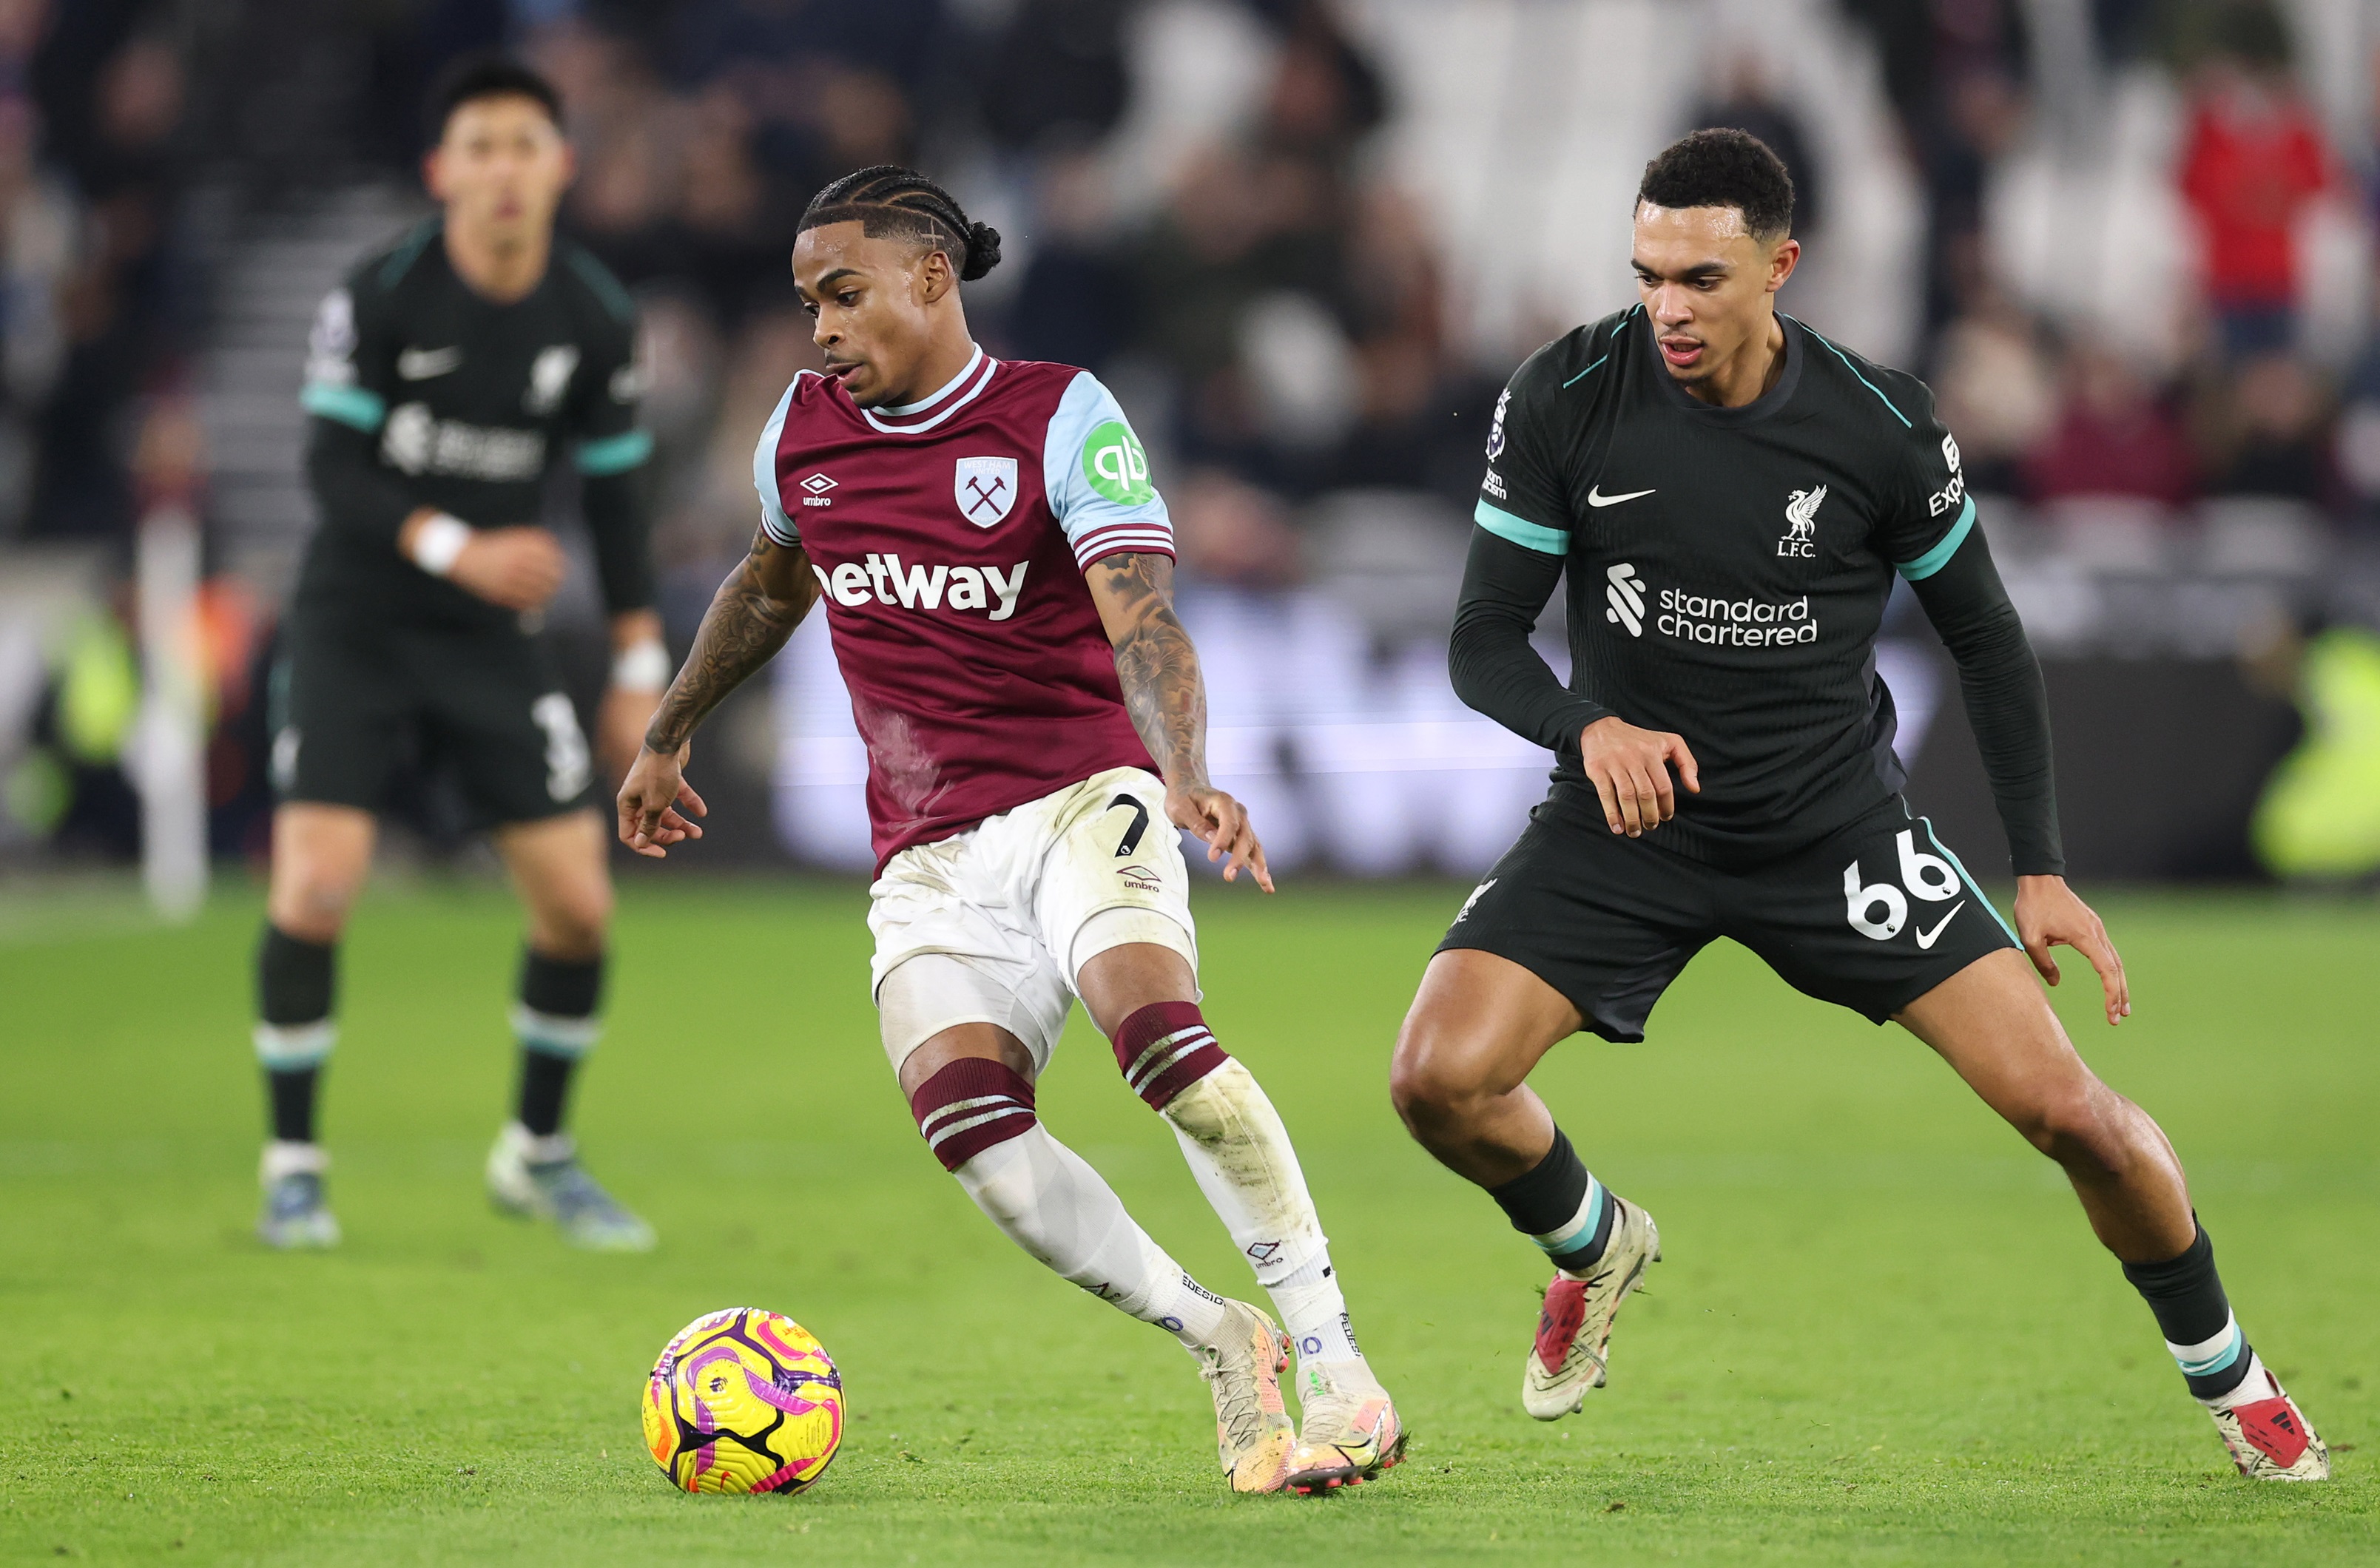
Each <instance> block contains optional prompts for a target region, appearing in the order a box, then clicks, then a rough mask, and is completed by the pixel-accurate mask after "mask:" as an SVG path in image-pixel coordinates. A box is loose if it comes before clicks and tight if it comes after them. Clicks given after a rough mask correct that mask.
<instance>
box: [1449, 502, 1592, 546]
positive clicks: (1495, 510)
mask: <svg viewBox="0 0 2380 1568" xmlns="http://www.w3.org/2000/svg"><path fill="white" fill-rule="evenodd" d="M1471 516H1472V520H1473V521H1474V522H1475V523H1477V524H1478V525H1480V526H1481V527H1482V528H1485V529H1487V530H1488V532H1489V533H1491V534H1493V535H1495V536H1496V537H1498V538H1500V539H1509V540H1510V541H1512V543H1513V544H1516V545H1518V546H1520V547H1521V548H1522V549H1533V550H1536V552H1537V553H1538V554H1539V555H1568V554H1569V553H1570V535H1569V533H1568V532H1566V531H1565V530H1563V529H1560V528H1548V527H1547V526H1545V525H1543V524H1541V523H1532V522H1530V521H1529V520H1528V519H1527V518H1525V517H1515V516H1513V515H1512V513H1509V512H1507V511H1505V510H1504V509H1503V508H1502V507H1500V506H1490V505H1488V503H1487V502H1486V501H1481V502H1480V503H1479V506H1478V509H1477V510H1476V511H1475V512H1473V513H1472V514H1471Z"/></svg>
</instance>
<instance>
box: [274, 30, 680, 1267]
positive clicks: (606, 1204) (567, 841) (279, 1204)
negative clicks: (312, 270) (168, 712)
mask: <svg viewBox="0 0 2380 1568" xmlns="http://www.w3.org/2000/svg"><path fill="white" fill-rule="evenodd" d="M560 117H561V103H560V101H559V100H558V99H557V98H556V97H555V95H554V91H553V88H552V87H551V86H549V85H547V83H546V82H545V81H544V80H543V79H542V78H540V77H538V76H537V75H536V74H535V73H534V72H532V71H530V70H528V68H526V67H525V66H520V65H517V64H516V63H514V62H512V61H510V60H506V59H504V58H503V57H501V56H472V57H467V58H465V59H462V60H458V61H456V62H455V65H454V66H451V67H450V68H449V69H448V71H447V72H446V73H445V74H444V75H443V78H441V80H440V82H439V83H438V85H437V87H436V89H435V90H433V92H432V93H431V115H430V120H431V124H430V130H431V135H432V137H433V138H434V139H435V145H434V146H433V147H432V148H431V151H430V153H429V156H428V157H427V158H426V159H425V160H424V161H423V173H424V175H426V177H427V180H428V183H429V186H430V188H431V194H432V195H434V196H436V197H437V198H438V199H439V201H440V203H441V204H442V206H443V208H444V211H443V213H442V214H441V215H440V216H438V217H434V218H431V219H430V220H429V221H428V222H426V223H421V224H420V225H419V226H418V227H416V228H415V229H414V230H413V232H412V233H411V234H409V235H406V236H405V238H404V239H403V240H402V241H400V242H399V243H398V244H396V245H395V246H394V247H389V248H386V249H384V250H382V251H381V252H379V253H378V254H376V255H373V256H370V257H368V258H366V259H364V260H363V261H362V262H361V263H360V264H358V266H357V267H356V269H355V270H354V271H352V272H351V273H349V274H348V276H347V279H346V282H345V283H342V284H341V285H340V286H339V287H338V288H336V289H334V290H333V291H332V292H331V294H330V295H329V296H328V297H326V298H325V299H324V300H323V301H322V309H321V311H320V313H319V314H318V315H317V316H316V317H315V320H314V330H313V336H312V341H311V343H310V345H309V352H308V357H307V365H306V390H305V392H304V395H303V398H302V402H303V404H304V406H305V408H306V411H307V412H308V413H309V414H310V415H312V416H313V419H312V430H311V433H310V443H309V447H308V452H307V460H306V468H307V475H308V477H309V478H310V480H311V481H312V485H313V489H314V498H315V501H316V502H317V503H318V507H319V510H320V511H321V513H322V525H321V527H319V528H317V529H316V530H315V533H314V537H313V538H312V540H311V541H310V544H309V545H308V547H307V550H306V563H305V567H304V569H303V571H302V572H301V573H300V574H299V577H298V581H297V593H296V595H295V596H294V598H293V601H292V603H291V605H290V609H289V614H288V617H287V619H286V621H285V625H284V639H283V645H282V657H281V661H280V663H279V665H278V666H277V668H276V669H274V671H273V693H272V705H271V706H272V713H273V718H272V723H273V754H272V762H273V787H274V789H275V790H277V791H278V793H279V796H280V804H279V806H278V808H277V809H276V810H275V812H274V813H273V886H272V892H271V895H270V898H269V902H268V906H267V918H266V924H265V930H264V939H263V942H262V943H261V946H260V948H259V950H258V954H257V993H258V995H257V1004H258V1008H257V1010H258V1014H259V1017H258V1020H257V1024H256V1053H257V1055H258V1057H259V1058H260V1060H261V1063H262V1065H263V1067H264V1073H265V1079H266V1083H267V1092H268V1095H269V1098H270V1103H271V1110H270V1115H271V1119H272V1127H273V1138H272V1140H271V1141H270V1142H269V1143H267V1144H266V1145H265V1149H264V1159H263V1171H262V1176H263V1182H264V1188H265V1192H264V1212H263V1213H262V1215H261V1218H260V1219H259V1220H258V1222H257V1229H258V1232H259V1234H260V1235H261V1236H263V1238H264V1240H265V1241H266V1242H267V1243H269V1244H270V1245H272V1246H275V1247H285V1248H297V1247H328V1246H330V1245H332V1244H334V1242H336V1241H337V1240H338V1238H339V1227H338V1224H337V1222H336V1221H335V1220H334V1219H333V1218H332V1215H331V1210H330V1206H329V1203H328V1202H327V1200H326V1199H325V1196H324V1189H323V1172H324V1170H325V1168H326V1167H327V1164H328V1160H327V1157H326V1155H325V1154H324V1152H323V1150H322V1145H321V1144H320V1143H319V1142H318V1141H317V1140H316V1138H315V1128H314V1104H315V1094H316V1091H317V1089H318V1087H319V1084H320V1077H321V1071H322V1066H323V1063H324V1061H325V1060H326V1058H327V1057H328V1056H329V1055H330V1052H331V1045H332V1042H333V1040H334V1037H335V1034H336V1030H337V1026H336V1023H335V1021H334V1016H333V1009H332V1000H333V990H334V986H333V980H334V960H335V959H336V957H337V950H338V942H339V938H340V935H341V934H342V933H343V931H344V930H345V928H346V919H347V911H348V910H349V909H350V908H351V907H352V906H353V904H354V902H355V899H356V896H357V894H358V892H359V891H360V890H361V889H362V887H363V883H364V877H365V874H366V873H367V872H369V871H370V866H371V853H372V839H373V837H374V834H375V827H376V823H375V814H376V813H377V812H378V811H379V810H380V809H381V808H382V807H383V806H384V805H385V804H387V803H388V802H387V796H388V792H389V790H390V789H391V788H392V787H393V784H394V782H395V777H396V775H395V768H396V765H397V762H398V760H399V759H400V758H401V757H403V756H405V755H407V754H413V755H415V756H416V757H418V758H419V760H420V761H423V762H425V763H434V764H436V765H439V766H442V767H443V768H444V769H446V770H449V771H451V772H452V773H453V774H454V775H455V777H456V778H457V780H458V782H459V783H460V784H461V786H462V790H463V794H464V796H465V798H466V800H467V802H468V807H469V809H470V812H471V814H472V815H473V816H474V817H475V818H476V819H477V823H478V825H479V826H486V827H490V828H492V830H493V832H492V837H493V839H494V842H495V848H496V852H497V853H498V854H499V855H500V856H502V857H503V859H504V869H505V870H506V871H507V872H509V873H510V874H511V875H512V880H513V885H514V887H516V888H517V889H518V890H519V893H520V896H521V902H522V904H523V905H524V906H525V908H526V910H527V912H528V943H527V951H526V952H524V953H523V955H522V958H521V967H520V983H519V991H518V993H517V1002H516V1006H515V1007H514V1008H513V1013H512V1021H513V1030H514V1033H515V1035H516V1038H517V1039H518V1042H519V1045H520V1079H519V1093H518V1098H517V1100H516V1108H515V1114H514V1116H513V1118H512V1119H511V1120H510V1121H508V1122H506V1123H505V1124H504V1126H503V1127H502V1128H500V1129H499V1130H498V1132H497V1135H496V1141H495V1145H494V1147H493V1148H492V1150H490V1152H489V1154H488V1164H487V1183H488V1193H489V1196H490V1197H491V1198H492V1200H494V1201H495V1203H496V1204H497V1205H498V1206H499V1207H501V1208H503V1209H504V1210H507V1211H510V1212H516V1213H519V1214H522V1215H527V1216H533V1217H537V1218H541V1219H546V1220H550V1221H552V1222H553V1223H554V1224H556V1225H557V1226H558V1227H559V1228H560V1230H561V1231H562V1234H563V1235H564V1236H565V1238H566V1239H568V1240H569V1241H571V1242H572V1243H574V1244H576V1245H577V1246H580V1247H586V1248H595V1249H598V1250H610V1251H641V1250H643V1249H645V1248H650V1246H652V1244H653V1235H652V1231H651V1230H650V1228H649V1227H648V1226H647V1225H646V1224H645V1223H644V1222H643V1221H642V1220H640V1219H638V1218H637V1216H636V1215H634V1214H632V1213H630V1212H628V1211H627V1210H626V1209H625V1208H623V1207H622V1206H621V1205H620V1204H618V1203H617V1202H615V1201H613V1199H612V1197H611V1195H610V1194H609V1193H607V1192H605V1191H604V1190H603V1188H601V1186H599V1185H598V1184H597V1183H596V1181H595V1179H594V1177H593V1176H589V1174H588V1172H587V1171H586V1169H585V1168H584V1167H583V1166H581V1165H580V1164H579V1163H578V1159H577V1145H576V1144H575V1143H574V1142H573V1141H572V1140H571V1137H570V1134H569V1133H567V1132H566V1131H565V1130H564V1128H563V1111H564V1104H565V1095H566V1092H567V1091H568V1089H569V1086H570V1081H571V1078H572V1075H573V1073H574V1071H575V1069H576V1067H577V1063H578V1061H579V1059H580V1058H581V1057H583V1056H584V1055H586V1054H587V1052H588V1050H589V1048H590V1047H592V1046H593V1045H594V1043H595V1040H596V1036H597V1035H598V1033H599V1032H600V1031H601V1022H600V1020H599V1019H598V1017H597V1010H596V1004H597V999H598V997H599V996H600V995H601V991H602V984H603V956H604V946H605V932H606V928H607V926H608V924H609V922H610V916H611V908H612V885H611V873H610V871H609V869H608V867H607V866H606V864H605V859H604V857H605V856H606V854H607V853H608V852H609V848H608V842H607V839H606V837H605V835H604V832H603V822H602V819H601V817H600V816H599V815H598V814H596V812H595V810H594V806H595V801H594V799H593V796H592V790H593V786H594V782H595V780H594V772H593V768H592V766H591V762H592V757H591V756H590V754H589V746H588V743H587V738H586V736H585V735H584V734H582V733H581V731H580V730H579V725H578V719H577V714H576V713H575V712H574V710H573V709H572V706H571V702H570V697H569V695H568V694H567V693H565V691H564V690H563V685H562V679H561V673H560V671H559V670H558V669H556V668H555V666H554V662H553V655H552V652H551V651H550V650H549V649H548V648H547V647H546V645H545V644H544V643H543V641H542V640H541V639H540V637H539V636H538V635H537V632H538V629H539V627H540V624H541V620H542V613H543V609H544V606H545V604H546V602H547V601H548V600H549V599H550V598H552V597H553V593H554V591H555V590H556V589H557V588H559V587H560V586H561V585H562V580H563V573H564V571H565V565H566V561H565V556H564V554H563V551H562V547H561V545H560V543H559V542H558V541H556V540H555V538H554V537H553V535H552V534H551V533H549V532H548V531H547V530H545V529H544V528H542V527H540V526H537V525H536V524H535V519H536V518H537V516H538V514H539V509H540V504H541V503H540V496H541V494H542V492H543V488H544V484H545V479H546V476H547V474H548V473H549V472H550V471H551V470H552V468H553V467H554V466H555V464H557V463H558V462H560V461H562V460H563V459H564V458H565V455H566V457H567V459H568V461H569V462H570V463H571V464H572V466H574V467H575V468H577V471H578V473H579V475H580V476H581V478H582V480H583V484H582V486H581V490H580V494H581V505H582V509H583V511H584V513H585V515H586V519H587V525H588V532H589V535H590V536H592V538H593V541H594V546H595V562H596V568H597V575H598V576H599V577H600V578H601V589H602V596H603V599H604V602H605V606H606V608H607V609H609V610H610V612H611V633H612V645H613V655H614V657H613V666H612V685H611V690H610V692H609V693H608V694H606V696H605V698H604V702H603V708H602V714H601V736H600V739H601V742H602V745H603V750H604V752H605V754H607V755H608V756H611V757H612V758H613V759H614V761H615V765H619V766H625V763H626V761H627V759H628V758H629V757H630V756H631V755H633V754H634V752H635V749H636V744H637V736H638V734H639V733H640V731H641V730H642V729H643V726H644V724H645V722H646V720H647V719H648V718H650V715H651V713H652V710H653V703H654V701H655V699H656V698H657V696H658V695H659V694H660V691H661V688H662V684H663V683H664V682H665V681H667V680H668V679H669V672H670V667H669V655H668V652H667V651H666V649H665V648H664V647H663V646H662V636H661V631H662V623H661V617H660V616H659V615H658V614H656V613H655V612H654V610H653V609H652V602H653V599H652V591H653V585H652V567H651V562H650V558H649V556H648V552H647V549H646V527H645V524H646V518H645V502H644V499H643V494H642V485H641V482H640V476H639V474H638V470H639V468H640V467H641V466H642V464H644V462H645V458H646V454H647V453H648V452H650V450H651V447H652V440H651V438H650V436H649V435H647V434H646V433H645V432H644V431H642V430H640V429H638V428H637V397H638V392H639V377H638V372H637V367H636V364H635V361H634V358H633V349H634V345H635V342H636V309H635V307H634V305H633V304H632V303H631V302H630V301H629V298H628V296H627V294H626V292H625V290H623V289H622V288H621V287H620V285H619V283H617V282H616V281H614V280H613V277H612V275H611V274H610V273H609V272H607V271H604V270H603V267H602V264H601V262H599V261H597V260H596V259H594V258H593V257H592V256H589V254H587V252H586V251H584V250H582V249H580V248H579V247H577V246H575V245H572V244H571V243H569V242H568V241H567V240H558V239H556V238H555V236H554V233H553V214H554V208H555V206H556V204H557V203H559V202H560V200H561V199H562V193H563V191H564V189H565V187H567V186H568V185H569V183H570V175H571V160H570V148H569V145H568V143H566V142H565V141H564V140H563V138H562V129H561V126H560V124H559V121H560Z"/></svg>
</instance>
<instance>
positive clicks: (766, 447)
mask: <svg viewBox="0 0 2380 1568" xmlns="http://www.w3.org/2000/svg"><path fill="white" fill-rule="evenodd" d="M804 374H807V371H806V372H804ZM800 379H801V378H800V377H798V376H796V377H795V380H794V381H793V382H788V383H787V384H786V387H785V395H784V396H783V397H781V398H779V399H778V400H777V406H776V409H775V411H774V412H772V413H771V415H770V416H769V422H768V423H767V424H766V425H763V426H762V427H761V428H760V440H759V445H757V446H755V447H754V448H753V449H752V488H754V489H756V490H758V491H759V492H760V526H761V527H763V528H765V529H767V530H768V533H769V537H771V538H772V539H774V540H776V541H777V542H778V543H779V544H781V545H783V546H784V547H786V548H787V549H792V548H793V547H794V546H795V545H798V544H800V543H801V542H802V535H801V530H800V529H798V528H796V527H795V526H794V521H793V519H792V518H790V517H788V516H786V515H785V502H784V499H783V497H782V496H780V495H779V494H778V493H777V442H778V441H779V440H783V437H784V434H785V411H786V410H787V409H789V408H791V407H792V406H793V405H794V386H795V384H796V383H798V382H799V380H800Z"/></svg>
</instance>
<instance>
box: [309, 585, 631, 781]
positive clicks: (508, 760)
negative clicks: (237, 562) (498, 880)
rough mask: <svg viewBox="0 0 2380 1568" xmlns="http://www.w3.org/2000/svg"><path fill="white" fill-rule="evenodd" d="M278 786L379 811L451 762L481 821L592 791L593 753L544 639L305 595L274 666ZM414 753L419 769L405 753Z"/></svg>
mask: <svg viewBox="0 0 2380 1568" xmlns="http://www.w3.org/2000/svg"><path fill="white" fill-rule="evenodd" d="M272 697H273V701H272V712H271V722H272V725H273V752H272V765H273V766H272V773H273V790H274V791H275V792H276V793H277V794H278V795H279V797H280V798H281V799H282V800H285V801H312V802H322V803H323V804H326V805H340V806H358V807H361V808H362V809H363V810H366V811H372V812H377V811H382V810H385V809H387V808H388V807H389V806H390V805H391V804H392V803H394V802H392V801H391V800H390V798H389V797H390V791H391V790H392V788H393V787H394V785H395V781H396V780H397V779H398V778H399V777H401V776H407V775H409V776H411V777H421V776H426V775H429V774H431V773H434V772H437V771H440V770H444V771H447V772H451V773H452V774H453V775H454V778H455V782H456V783H457V784H459V785H460V786H461V788H462V792H463V799H464V802H465V804H466V806H467V808H468V811H469V813H470V816H471V819H472V822H473V824H474V825H475V826H482V827H487V826H497V825H499V824H503V823H513V822H531V821H535V820H537V819H539V818H540V817H549V816H553V815H556V814H559V813H562V812H566V811H572V810H576V809H577V808H578V807H580V806H582V805H585V804H586V803H587V802H588V799H589V789H590V786H591V785H592V783H593V780H594V767H593V760H592V757H591V756H590V754H589V750H588V745H587V737H586V734H585V732H584V731H583V730H581V729H580V728H579V724H578V715H577V711H576V710H575V709H574V708H573V707H572V706H571V704H570V696H569V694H568V693H567V692H565V690H564V689H563V682H562V677H561V673H560V671H559V669H557V668H556V666H555V664H554V661H553V655H552V654H551V653H550V652H549V651H548V650H547V648H546V646H545V645H544V643H543V642H542V641H541V640H540V639H539V638H536V637H532V636H528V635H526V634H524V633H520V632H518V631H516V630H514V629H513V628H511V627H508V626H506V627H496V628H487V629H482V628H446V627H435V626H418V625H407V624H403V623H392V622H390V621H383V620H379V619H376V618H361V617H343V616H340V615H337V614H334V613H333V612H331V611H329V610H328V609H325V608H323V607H321V606H313V607H308V608H305V609H300V610H299V611H298V612H297V613H296V614H294V615H292V616H291V617H290V619H289V621H288V622H287V632H286V633H285V644H284V645H283V648H282V651H281V657H280V660H279V662H278V664H277V665H276V666H275V668H274V669H273V690H272ZM408 763H409V764H411V765H412V766H411V768H410V769H409V770H407V769H405V768H404V766H403V765H406V764H408Z"/></svg>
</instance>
